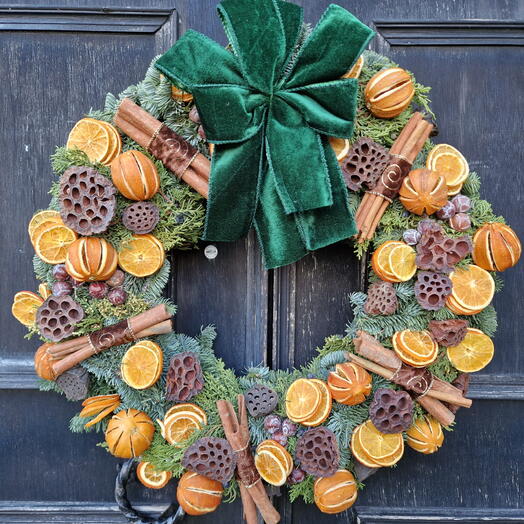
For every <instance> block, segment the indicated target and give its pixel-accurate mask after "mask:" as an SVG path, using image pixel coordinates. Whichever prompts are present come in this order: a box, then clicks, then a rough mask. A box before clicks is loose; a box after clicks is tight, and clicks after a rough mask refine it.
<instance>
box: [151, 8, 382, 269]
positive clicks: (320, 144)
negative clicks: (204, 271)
mask: <svg viewBox="0 0 524 524" xmlns="http://www.w3.org/2000/svg"><path fill="white" fill-rule="evenodd" d="M218 12H219V16H220V18H221V20H222V23H223V24H224V28H225V31H226V35H227V37H228V39H229V41H230V46H231V51H228V50H226V49H224V48H222V47H221V46H219V45H218V44H216V43H215V42H213V41H212V40H210V39H208V38H207V37H205V36H204V35H201V34H200V33H197V32H195V31H188V32H186V33H185V34H184V35H183V36H182V38H181V39H180V40H178V42H176V44H175V45H174V46H173V47H172V48H171V49H170V50H169V51H167V53H165V54H164V55H163V56H162V57H160V59H159V60H158V61H157V63H156V67H157V68H158V69H159V70H160V71H162V73H164V74H165V75H166V76H167V77H168V78H169V79H170V80H171V81H172V82H173V83H175V84H176V85H177V86H178V87H180V88H181V89H184V90H186V91H189V92H190V93H192V94H193V96H194V100H195V104H196V106H197V109H198V112H199V115H200V118H201V121H202V125H203V126H204V130H205V132H206V136H207V139H208V140H209V141H210V142H212V143H214V144H216V147H215V153H214V155H213V159H212V164H211V177H210V188H209V200H208V208H207V215H206V226H205V231H204V238H205V239H206V240H211V241H233V240H236V239H238V238H241V237H242V236H244V235H245V234H246V233H247V232H248V231H249V229H250V228H251V227H252V226H254V227H255V229H256V231H257V235H258V239H259V242H260V245H261V248H262V252H263V256H264V261H265V265H266V268H275V267H279V266H283V265H286V264H289V263H292V262H295V261H296V260H298V259H300V258H301V257H303V256H304V255H305V254H307V252H308V251H311V250H314V249H318V248H320V247H324V246H327V245H329V244H332V243H334V242H337V241H339V240H342V239H345V238H348V237H350V236H352V235H354V234H355V232H356V228H355V224H354V220H353V217H352V215H351V212H350V210H349V207H348V202H347V200H348V197H347V192H346V188H345V185H344V182H343V179H342V175H341V172H340V168H339V166H338V162H337V160H336V157H335V155H334V153H333V150H332V149H331V147H330V146H329V143H328V140H327V136H334V137H350V136H351V134H352V133H353V125H354V120H355V111H356V94H357V83H356V81H355V80H352V79H341V78H340V77H341V76H342V75H343V74H344V73H345V72H346V71H348V70H349V69H350V67H351V66H352V65H353V63H354V62H355V61H356V59H357V58H358V56H359V55H360V54H361V53H362V51H363V50H364V48H365V47H366V46H367V44H368V42H369V40H370V39H371V38H372V36H373V31H371V29H369V28H368V27H367V26H365V25H364V24H362V23H361V22H360V21H359V20H358V19H356V18H355V17H354V16H353V15H352V14H351V13H349V12H348V11H346V10H345V9H343V8H341V7H339V6H337V5H334V4H332V5H330V6H329V7H328V9H326V11H325V13H324V14H323V16H322V18H321V19H320V21H319V23H318V24H317V26H316V27H315V28H314V29H313V31H311V33H310V34H309V35H307V37H306V39H305V42H302V44H301V45H299V42H301V41H302V40H303V39H304V36H305V34H304V31H305V29H304V26H303V23H302V9H301V8H300V7H299V6H297V5H295V4H292V3H289V2H285V1H283V0H223V1H222V2H221V3H220V4H219V6H218Z"/></svg>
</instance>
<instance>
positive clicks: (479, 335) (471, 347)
mask: <svg viewBox="0 0 524 524" xmlns="http://www.w3.org/2000/svg"><path fill="white" fill-rule="evenodd" d="M447 352H448V358H449V360H450V362H451V363H452V364H453V366H454V367H455V368H456V369H458V370H459V371H462V372H463V373H473V372H475V371H480V370H481V369H484V368H485V367H486V366H487V365H488V364H489V363H490V362H491V359H492V358H493V355H494V353H495V345H494V344H493V340H491V338H489V337H488V335H486V334H485V333H483V332H482V331H480V329H474V328H468V332H467V333H466V336H465V337H464V340H463V341H462V342H461V343H460V344H458V345H456V346H450V347H448V349H447Z"/></svg>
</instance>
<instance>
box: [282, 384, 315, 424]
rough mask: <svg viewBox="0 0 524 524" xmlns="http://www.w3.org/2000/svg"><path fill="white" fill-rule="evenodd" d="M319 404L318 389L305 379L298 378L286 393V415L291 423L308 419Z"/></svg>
mask: <svg viewBox="0 0 524 524" xmlns="http://www.w3.org/2000/svg"><path fill="white" fill-rule="evenodd" d="M320 402H321V393H320V390H319V388H318V387H317V386H316V385H315V384H314V383H313V382H312V381H311V380H308V379H306V378H299V379H298V380H295V382H293V383H292V384H291V386H289V388H288V390H287V393H286V413H287V416H288V418H290V419H291V420H292V421H293V422H302V421H303V420H307V419H308V418H310V417H311V416H312V415H313V414H314V413H315V412H316V410H317V408H318V406H319V404H320Z"/></svg>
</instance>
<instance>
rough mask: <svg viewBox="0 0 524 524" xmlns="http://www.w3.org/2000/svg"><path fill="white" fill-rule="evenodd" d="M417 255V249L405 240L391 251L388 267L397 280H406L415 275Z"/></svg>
mask: <svg viewBox="0 0 524 524" xmlns="http://www.w3.org/2000/svg"><path fill="white" fill-rule="evenodd" d="M416 256H417V253H416V251H415V250H414V249H413V248H412V247H411V246H408V245H407V244H404V243H403V242H401V244H400V245H398V246H394V247H393V248H392V249H391V251H389V256H388V264H389V265H388V268H389V270H390V272H391V273H392V274H393V276H394V278H395V280H396V282H406V281H408V280H409V279H411V278H413V275H414V274H415V273H416V272H417V265H416V264H415V258H416Z"/></svg>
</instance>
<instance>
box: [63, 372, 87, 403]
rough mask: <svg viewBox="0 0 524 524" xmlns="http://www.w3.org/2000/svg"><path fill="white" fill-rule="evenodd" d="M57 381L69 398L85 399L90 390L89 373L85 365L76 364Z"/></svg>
mask: <svg viewBox="0 0 524 524" xmlns="http://www.w3.org/2000/svg"><path fill="white" fill-rule="evenodd" d="M56 383H57V384H58V387H59V388H60V389H61V390H62V391H63V392H64V394H65V396H66V397H67V399H68V400H72V401H77V400H83V399H84V398H86V397H87V392H88V390H89V373H88V372H87V370H86V369H84V368H83V367H81V366H75V367H74V368H71V369H68V370H67V371H65V372H64V373H62V374H61V375H60V376H59V377H58V378H57V379H56Z"/></svg>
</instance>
